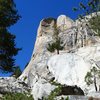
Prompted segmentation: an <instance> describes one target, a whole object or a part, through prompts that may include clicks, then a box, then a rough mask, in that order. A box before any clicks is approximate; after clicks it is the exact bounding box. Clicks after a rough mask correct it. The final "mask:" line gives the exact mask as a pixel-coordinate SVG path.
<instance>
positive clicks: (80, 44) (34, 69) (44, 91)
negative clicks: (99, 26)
mask: <svg viewBox="0 0 100 100" xmlns="http://www.w3.org/2000/svg"><path fill="white" fill-rule="evenodd" d="M55 27H56V28H57V30H58V32H59V34H58V37H60V38H61V40H62V41H63V45H64V49H63V50H62V51H60V55H56V52H54V53H50V52H49V51H48V50H47V45H48V43H50V42H52V41H54V37H55ZM98 41H99V38H98V37H96V36H94V33H93V32H92V31H91V30H89V28H88V27H87V26H86V23H85V22H84V23H79V21H78V20H77V21H73V20H72V19H70V18H68V17H66V16H65V15H61V16H59V17H58V18H57V19H54V18H47V19H43V20H42V21H41V22H40V25H39V28H38V32H37V38H36V43H35V47H34V51H33V54H32V57H31V60H30V62H29V64H28V66H27V67H26V69H25V70H24V72H23V73H22V75H21V76H20V77H19V79H20V80H22V81H24V82H25V83H26V84H28V86H30V88H31V89H32V94H33V96H34V98H35V100H38V98H39V99H41V98H42V97H43V96H47V95H49V94H50V92H51V91H52V90H53V89H54V88H55V86H53V85H51V84H50V82H49V81H50V80H51V79H53V78H54V77H55V78H54V79H55V81H58V82H60V83H62V84H66V85H70V86H71V85H79V86H81V85H80V84H82V82H83V81H84V76H85V74H86V73H87V71H88V70H89V69H90V67H91V66H92V64H93V63H95V62H99V60H98V58H99V55H98V53H99V50H97V52H98V53H97V54H96V55H95V54H94V55H95V56H97V55H98V57H97V58H94V55H92V56H91V55H88V54H90V52H89V49H87V47H88V46H89V47H90V51H91V50H92V49H93V50H94V51H93V52H95V49H96V48H93V47H95V44H99V42H98ZM96 47H98V45H96ZM81 49H82V50H81ZM83 51H84V52H83ZM54 55H55V56H54ZM51 56H54V57H51ZM84 58H86V59H84ZM91 58H93V60H92V62H91V61H90V59H91ZM93 61H94V62H93ZM69 69H70V70H69ZM69 73H70V74H69ZM81 73H83V74H82V75H81ZM81 79H82V80H81ZM62 80H63V81H62ZM83 83H85V82H83ZM81 88H82V87H81Z"/></svg>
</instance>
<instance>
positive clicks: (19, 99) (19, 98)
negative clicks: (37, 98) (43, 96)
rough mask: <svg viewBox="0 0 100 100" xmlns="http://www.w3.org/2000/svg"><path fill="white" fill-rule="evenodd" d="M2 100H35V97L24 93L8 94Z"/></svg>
mask: <svg viewBox="0 0 100 100" xmlns="http://www.w3.org/2000/svg"><path fill="white" fill-rule="evenodd" d="M2 100H33V97H32V96H30V95H27V94H22V93H8V94H6V95H4V97H3V98H2Z"/></svg>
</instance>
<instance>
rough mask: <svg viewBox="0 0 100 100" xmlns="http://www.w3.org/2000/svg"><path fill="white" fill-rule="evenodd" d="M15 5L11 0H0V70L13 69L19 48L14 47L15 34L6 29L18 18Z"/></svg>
mask: <svg viewBox="0 0 100 100" xmlns="http://www.w3.org/2000/svg"><path fill="white" fill-rule="evenodd" d="M15 7H16V6H15V3H14V2H13V0H0V70H1V71H2V72H12V71H13V66H15V59H14V56H16V55H17V54H18V51H19V50H21V49H20V48H16V43H15V38H16V36H15V35H13V34H11V33H10V32H9V31H8V27H10V26H11V25H13V24H15V23H16V22H17V21H18V20H19V18H20V16H19V15H18V13H17V10H16V9H15Z"/></svg>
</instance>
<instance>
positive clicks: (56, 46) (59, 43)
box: [47, 37, 64, 54]
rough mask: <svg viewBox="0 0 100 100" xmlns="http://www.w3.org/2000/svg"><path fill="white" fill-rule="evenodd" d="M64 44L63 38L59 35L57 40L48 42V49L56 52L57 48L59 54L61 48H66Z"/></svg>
mask: <svg viewBox="0 0 100 100" xmlns="http://www.w3.org/2000/svg"><path fill="white" fill-rule="evenodd" d="M62 44H63V42H62V41H61V38H59V37H57V38H56V40H55V42H53V43H49V44H48V46H47V50H48V51H50V52H54V51H55V50H57V54H59V50H63V48H64V46H63V45H62Z"/></svg>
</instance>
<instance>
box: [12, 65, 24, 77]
mask: <svg viewBox="0 0 100 100" xmlns="http://www.w3.org/2000/svg"><path fill="white" fill-rule="evenodd" d="M21 74H22V71H21V69H20V67H19V66H16V67H14V68H13V74H12V76H14V77H15V78H18V77H19V76H20V75H21Z"/></svg>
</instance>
